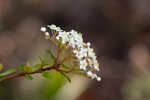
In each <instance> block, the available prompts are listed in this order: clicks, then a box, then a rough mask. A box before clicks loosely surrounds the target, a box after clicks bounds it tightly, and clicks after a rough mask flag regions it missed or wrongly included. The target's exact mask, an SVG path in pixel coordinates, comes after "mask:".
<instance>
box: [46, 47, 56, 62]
mask: <svg viewBox="0 0 150 100" xmlns="http://www.w3.org/2000/svg"><path fill="white" fill-rule="evenodd" d="M46 51H47V53H48V54H49V55H50V56H51V58H52V59H54V60H55V59H56V57H55V55H54V54H53V53H52V52H51V50H49V49H48V50H46Z"/></svg>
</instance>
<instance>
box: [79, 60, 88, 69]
mask: <svg viewBox="0 0 150 100" xmlns="http://www.w3.org/2000/svg"><path fill="white" fill-rule="evenodd" d="M86 67H87V62H86V60H81V61H80V68H81V69H83V70H86Z"/></svg>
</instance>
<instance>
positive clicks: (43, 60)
mask: <svg viewBox="0 0 150 100" xmlns="http://www.w3.org/2000/svg"><path fill="white" fill-rule="evenodd" d="M41 63H42V65H43V66H45V65H50V63H49V61H48V59H42V62H41Z"/></svg>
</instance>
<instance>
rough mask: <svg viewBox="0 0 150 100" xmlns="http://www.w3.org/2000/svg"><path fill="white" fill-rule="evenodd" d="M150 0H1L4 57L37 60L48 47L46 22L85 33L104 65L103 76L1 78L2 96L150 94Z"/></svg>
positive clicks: (127, 97) (102, 98) (87, 98)
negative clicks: (98, 78) (44, 30)
mask: <svg viewBox="0 0 150 100" xmlns="http://www.w3.org/2000/svg"><path fill="white" fill-rule="evenodd" d="M149 5H150V1H149V0H0V63H2V64H4V66H5V69H9V68H14V67H16V66H17V65H18V64H21V63H22V64H25V63H26V61H27V60H29V61H31V62H33V63H36V62H38V60H37V59H38V56H42V55H44V52H45V50H46V49H47V48H52V49H54V47H53V45H52V43H51V42H49V41H46V40H44V36H43V35H42V34H41V32H40V27H41V26H42V25H47V24H56V25H58V26H61V27H63V29H66V30H70V29H75V30H78V31H81V32H82V33H83V36H84V39H85V41H90V42H92V44H93V45H92V46H93V47H94V48H95V51H96V53H97V55H98V60H99V62H100V65H101V72H100V73H99V75H100V76H102V81H101V82H96V81H92V80H90V79H87V78H84V77H82V76H78V75H75V76H74V75H72V83H69V82H67V81H66V79H64V78H63V77H62V76H61V75H60V74H59V73H57V72H55V71H52V72H51V74H50V76H51V79H44V78H42V77H41V76H40V75H38V74H37V75H34V80H33V81H29V80H26V79H24V78H23V77H22V78H17V79H13V80H9V81H5V82H4V83H2V84H0V100H150V95H149V94H150V74H149V73H150V67H149V66H150V34H149V33H150V10H149V9H150V6H149Z"/></svg>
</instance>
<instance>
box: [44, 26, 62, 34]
mask: <svg viewBox="0 0 150 100" xmlns="http://www.w3.org/2000/svg"><path fill="white" fill-rule="evenodd" d="M47 27H49V28H50V29H51V30H55V31H58V32H59V31H62V30H61V28H60V27H56V25H53V24H52V25H47Z"/></svg>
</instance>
